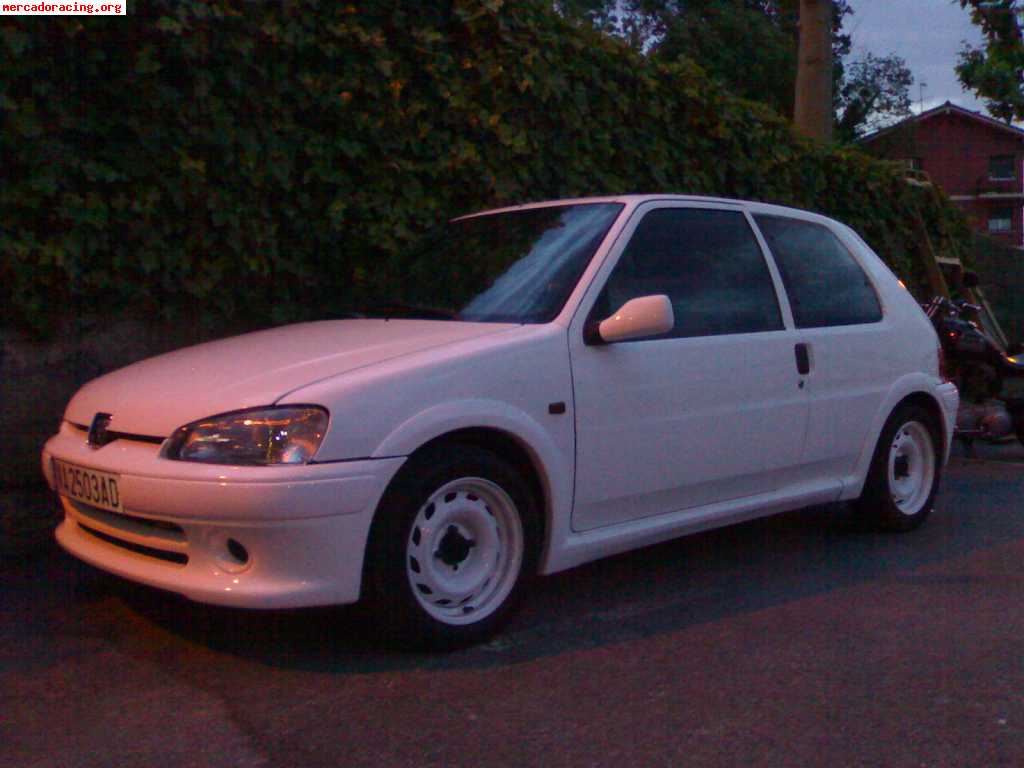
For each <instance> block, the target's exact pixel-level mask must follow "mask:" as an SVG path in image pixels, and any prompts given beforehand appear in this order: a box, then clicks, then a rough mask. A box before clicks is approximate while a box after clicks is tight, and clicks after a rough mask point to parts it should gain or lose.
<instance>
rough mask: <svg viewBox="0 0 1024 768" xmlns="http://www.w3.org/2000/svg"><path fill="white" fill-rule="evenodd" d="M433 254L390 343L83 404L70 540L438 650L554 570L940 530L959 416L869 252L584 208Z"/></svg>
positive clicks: (759, 210)
mask: <svg viewBox="0 0 1024 768" xmlns="http://www.w3.org/2000/svg"><path fill="white" fill-rule="evenodd" d="M424 254H425V255H424V256H422V257H418V258H410V259H409V262H408V264H407V271H406V272H405V273H404V275H403V279H402V281H401V282H402V291H403V293H404V295H403V296H402V300H403V302H406V301H407V302H408V303H407V304H403V305H393V306H391V307H390V308H384V309H382V310H381V311H380V314H381V317H372V316H361V317H356V318H353V319H340V320H330V321H323V322H314V323H305V324H299V325H292V326H287V327H282V328H275V329H272V330H266V331H261V332H258V333H252V334H248V335H244V336H239V337H236V338H229V339H224V340H221V341H215V342H212V343H209V344H203V345H200V346H197V347H192V348H189V349H183V350H179V351H177V352H172V353H170V354H166V355H162V356H160V357H156V358H153V359H150V360H145V361H143V362H140V363H136V364H134V365H130V366H128V367H126V368H123V369H121V370H119V371H116V372H114V373H110V374H108V375H106V376H102V377H100V378H98V379H96V380H94V381H92V382H90V383H89V384H87V385H86V386H84V387H83V388H82V389H81V390H80V391H79V392H78V393H77V394H76V395H75V396H74V397H73V398H72V400H71V402H70V404H69V405H68V407H67V411H66V413H65V415H64V421H63V423H62V425H61V428H60V431H59V433H58V434H57V435H55V436H54V437H53V438H51V439H50V440H49V441H48V442H47V444H46V446H45V448H44V450H43V461H42V465H43V471H44V472H45V474H46V477H47V480H48V481H49V483H50V485H51V487H52V488H53V489H54V490H55V491H56V492H57V493H58V494H59V495H60V498H61V500H62V503H63V507H64V511H65V518H64V520H63V522H62V523H61V524H60V526H59V527H58V529H57V534H56V535H57V539H58V541H59V542H60V543H61V544H62V545H63V546H64V547H65V548H66V549H67V550H68V551H69V552H71V553H72V554H74V555H76V556H78V557H80V558H82V559H83V560H86V561H88V562H90V563H93V564H94V565H97V566H99V567H100V568H104V569H106V570H108V571H111V572H113V573H116V574H120V575H121V576H124V577H126V578H129V579H133V580H135V581H139V582H143V583H145V584H150V585H153V586H156V587H162V588H164V589H168V590H173V591H175V592H179V593H182V594H184V595H186V596H188V597H190V598H193V599H195V600H200V601H204V602H210V603H221V604H226V605H234V606H247V607H258V608H273V607H291V606H310V605H322V604H331V603H351V602H354V601H356V600H357V599H359V598H360V597H361V596H370V597H372V598H373V599H374V603H375V605H377V606H379V607H380V608H381V614H382V616H383V617H384V618H385V619H387V620H388V621H389V622H390V626H391V629H392V632H393V633H395V636H397V637H399V638H404V639H405V640H406V641H412V642H416V643H426V644H430V645H434V646H435V647H436V646H453V645H459V644H464V643H467V642H472V641H475V640H478V639H481V638H482V637H484V636H486V635H487V634H489V633H491V632H493V631H494V630H495V629H496V628H497V627H498V626H499V624H500V623H501V621H502V620H503V619H504V618H506V617H507V616H508V614H509V611H510V610H511V608H512V606H513V605H514V603H515V601H516V598H517V597H518V596H519V593H520V592H521V591H522V585H523V582H524V581H525V580H526V577H528V576H529V575H531V574H534V573H538V572H539V573H552V572H555V571H560V570H563V569H566V568H571V567H573V566H575V565H578V564H580V563H584V562H587V561H589V560H594V559H596V558H600V557H604V556H606V555H611V554H613V553H617V552H622V551H624V550H628V549H632V548H635V547H641V546H644V545H648V544H652V543H654V542H658V541H663V540H665V539H669V538H672V537H675V536H680V535H683V534H687V533H692V532H695V531H700V530H705V529H708V528H712V527H715V526H721V525H726V524H729V523H734V522H737V521H740V520H747V519H750V518H753V517H757V516H760V515H766V514H771V513H774V512H779V511H783V510H789V509H794V508H797V507H802V506H807V505H811V504H819V503H823V502H834V501H839V500H852V501H856V503H857V508H858V510H859V512H860V513H861V514H862V515H864V516H865V519H868V520H870V521H871V522H873V523H874V524H876V525H877V526H879V527H882V528H886V529H894V530H907V529H910V528H913V527H916V526H917V525H918V524H920V523H921V522H922V521H923V520H924V518H925V517H926V516H927V515H928V513H929V511H930V509H931V506H932V501H933V498H934V496H935V492H936V488H937V486H938V481H939V474H940V470H941V468H942V466H943V464H944V462H945V460H946V458H947V456H948V452H949V445H950V439H951V435H952V431H953V422H954V417H955V413H956V408H957V399H958V396H957V391H956V388H955V387H954V386H953V385H952V384H950V383H949V382H948V381H945V380H944V378H943V376H942V374H941V373H940V362H941V361H940V351H939V344H938V341H937V339H936V336H935V333H934V332H933V330H932V326H931V324H930V323H929V322H928V320H927V318H926V317H925V315H924V314H923V313H922V311H921V309H920V308H919V307H918V305H917V303H916V302H915V301H914V299H913V298H912V297H911V295H910V294H909V293H908V292H907V291H906V290H904V288H903V287H902V285H901V284H900V283H899V281H897V279H896V278H895V277H894V276H893V274H892V273H891V272H890V271H889V269H888V268H887V267H886V266H885V265H884V264H883V263H882V261H881V260H880V259H879V258H878V257H877V256H876V255H875V254H874V253H873V252H872V251H871V249H870V248H869V247H868V246H867V245H866V244H865V243H864V241H863V240H862V239H861V238H860V237H858V236H857V234H856V233H854V232H853V231H852V230H851V229H850V228H848V227H846V226H844V225H842V224H840V223H837V222H835V221H833V220H831V219H827V218H824V217H822V216H818V215H815V214H812V213H807V212H805V211H799V210H793V209H790V208H781V207H778V206H772V205H764V204H761V203H751V202H740V201H734V200H720V199H711V198H697V197H678V196H666V195H657V196H650V195H648V196H626V197H617V198H591V199H580V200H564V201H554V202H548V203H539V204H536V205H526V206H521V207H516V208H508V209H502V210H497V211H489V212H486V213H482V214H477V215H474V216H468V217H464V218H461V219H456V220H455V221H453V222H451V223H450V224H449V225H448V226H447V228H446V229H444V230H443V232H441V233H440V234H439V236H438V237H436V238H435V239H433V240H432V242H431V243H430V245H429V246H428V247H427V248H426V249H425V251H424ZM417 305H419V306H420V308H419V309H416V308H415V307H416V306H417ZM424 305H429V306H430V307H431V308H430V309H429V310H427V309H422V307H423V306H424ZM367 314H371V315H372V313H367Z"/></svg>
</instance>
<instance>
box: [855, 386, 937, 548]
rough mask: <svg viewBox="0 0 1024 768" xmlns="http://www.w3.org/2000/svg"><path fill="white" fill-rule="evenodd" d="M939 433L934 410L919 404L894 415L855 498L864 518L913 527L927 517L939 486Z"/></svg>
mask: <svg viewBox="0 0 1024 768" xmlns="http://www.w3.org/2000/svg"><path fill="white" fill-rule="evenodd" d="M941 434H942V433H941V430H940V428H939V426H938V421H937V418H936V417H935V415H934V414H933V413H932V411H931V410H929V409H927V408H925V407H923V406H922V405H919V404H917V403H906V404H904V405H901V406H899V407H898V408H896V410H894V411H893V412H892V414H890V416H889V418H888V420H887V421H886V422H885V426H883V427H882V433H881V434H880V435H879V437H878V443H877V444H876V446H875V453H874V456H873V457H872V459H871V466H870V468H869V469H868V474H867V477H866V478H865V480H864V490H863V491H862V492H861V495H860V498H859V499H857V501H856V502H855V503H854V506H855V507H856V508H857V511H858V513H859V516H860V519H861V520H862V521H863V522H865V523H867V524H868V525H869V526H871V527H873V528H877V529H879V530H883V531H910V530H913V529H914V528H917V527H918V526H919V525H921V523H923V522H924V521H925V520H926V519H927V518H928V515H929V514H930V513H931V510H932V504H933V503H934V501H935V494H936V493H937V492H938V489H939V478H940V475H941V469H942V463H941V453H940V450H941V448H940V446H941V444H942V443H941Z"/></svg>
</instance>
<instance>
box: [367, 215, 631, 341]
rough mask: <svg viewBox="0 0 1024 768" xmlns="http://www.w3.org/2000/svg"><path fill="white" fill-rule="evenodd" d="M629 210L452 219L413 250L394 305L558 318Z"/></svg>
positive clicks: (430, 312) (521, 318) (506, 319)
mask: <svg viewBox="0 0 1024 768" xmlns="http://www.w3.org/2000/svg"><path fill="white" fill-rule="evenodd" d="M622 208H623V206H622V204H620V203H583V204H580V205H562V206H553V207H547V208H529V209H526V210H519V211H510V212H507V213H494V214H487V215H484V216H474V217H472V218H468V219H461V220H458V221H453V222H449V223H448V224H447V225H445V226H444V227H443V228H442V229H441V230H439V231H438V232H436V233H435V234H434V235H433V236H432V237H429V238H427V240H426V241H425V242H424V244H423V246H422V247H421V248H419V249H417V250H416V252H415V253H414V254H411V257H412V258H410V260H409V262H408V263H407V269H406V271H405V273H404V274H403V275H402V277H401V279H400V281H399V285H400V288H399V290H398V298H399V301H400V302H401V304H396V305H394V309H395V310H396V313H397V312H401V313H403V314H406V315H412V314H420V316H433V317H445V316H447V317H451V318H452V319H455V320H465V321H471V322H485V323H486V322H490V323H546V322H550V321H551V320H553V319H554V318H555V316H556V315H558V313H559V312H560V311H561V309H562V307H563V306H564V305H565V302H566V300H568V298H569V294H570V293H572V290H573V288H575V287H576V283H577V282H578V281H579V279H580V276H581V275H582V274H583V271H584V270H585V269H586V268H587V265H588V264H589V263H590V260H591V258H593V256H594V253H595V252H596V251H597V248H598V246H599V245H600V244H601V241H602V240H603V239H604V236H605V235H606V234H607V233H608V230H609V229H610V228H611V226H612V223H613V222H614V221H615V219H616V217H617V216H618V215H619V212H620V211H621V210H622ZM385 312H386V310H385Z"/></svg>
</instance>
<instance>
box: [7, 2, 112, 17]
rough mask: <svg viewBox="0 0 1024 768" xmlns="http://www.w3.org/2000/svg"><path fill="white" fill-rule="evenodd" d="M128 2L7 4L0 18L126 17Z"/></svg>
mask: <svg viewBox="0 0 1024 768" xmlns="http://www.w3.org/2000/svg"><path fill="white" fill-rule="evenodd" d="M127 5H128V3H127V0H121V2H119V3H45V2H35V3H5V2H2V1H0V16H125V15H126V6H127Z"/></svg>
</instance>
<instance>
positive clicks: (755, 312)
mask: <svg viewBox="0 0 1024 768" xmlns="http://www.w3.org/2000/svg"><path fill="white" fill-rule="evenodd" d="M660 293H663V294H666V295H667V296H668V297H669V300H670V301H671V302H672V309H673V311H674V312H675V319H676V324H675V328H674V329H673V330H672V332H670V333H669V334H668V336H676V337H681V336H713V335H718V334H725V333H751V332H754V331H774V330H780V329H781V328H782V327H783V325H782V317H781V314H780V312H779V305H778V300H777V298H776V296H775V288H774V286H773V285H772V280H771V275H770V274H769V272H768V267H767V265H766V264H765V260H764V254H763V253H762V252H761V248H760V246H758V244H757V240H756V239H755V237H754V234H753V232H752V231H751V229H750V225H749V224H748V223H747V220H746V219H745V218H744V216H743V214H742V213H739V212H737V211H714V210H704V209H697V208H662V209H659V210H655V211H651V212H650V213H648V214H647V215H646V216H644V218H643V220H642V221H641V222H640V224H639V225H638V226H637V228H636V231H635V232H634V233H633V236H632V237H631V238H630V241H629V244H628V245H627V246H626V250H625V251H624V252H623V254H622V257H621V258H620V259H619V262H618V263H617V264H616V265H615V269H614V271H613V272H612V274H611V276H610V277H609V278H608V283H607V284H606V285H605V288H604V291H603V292H602V295H601V298H600V299H599V303H598V310H597V311H598V312H599V313H601V317H606V316H607V315H609V314H611V313H612V312H614V311H615V310H617V309H618V308H619V307H621V306H622V305H623V304H625V303H626V302H627V301H629V300H630V299H634V298H637V297H639V296H650V295H652V294H660Z"/></svg>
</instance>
